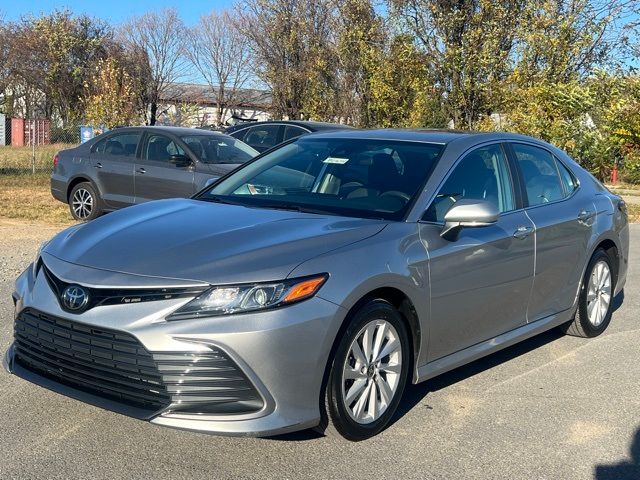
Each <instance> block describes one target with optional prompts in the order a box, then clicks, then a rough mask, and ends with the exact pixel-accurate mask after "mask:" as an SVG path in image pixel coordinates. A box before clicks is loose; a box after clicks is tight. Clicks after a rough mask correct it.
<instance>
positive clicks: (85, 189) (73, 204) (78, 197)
mask: <svg viewBox="0 0 640 480" xmlns="http://www.w3.org/2000/svg"><path fill="white" fill-rule="evenodd" d="M69 210H70V212H71V216H72V217H73V218H75V219H76V220H80V221H81V222H88V221H89V220H93V219H94V218H97V217H99V216H100V215H101V214H102V199H101V198H100V196H99V195H98V192H96V189H95V188H93V185H91V184H90V183H89V182H82V183H79V184H77V185H76V186H75V187H73V188H72V189H71V193H70V194H69Z"/></svg>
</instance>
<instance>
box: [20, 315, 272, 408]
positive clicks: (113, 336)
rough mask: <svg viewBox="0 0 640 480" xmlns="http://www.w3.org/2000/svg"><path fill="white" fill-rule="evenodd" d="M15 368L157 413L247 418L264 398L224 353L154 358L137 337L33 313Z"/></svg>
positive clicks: (23, 322) (23, 319) (23, 327)
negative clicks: (248, 413) (167, 410)
mask: <svg viewBox="0 0 640 480" xmlns="http://www.w3.org/2000/svg"><path fill="white" fill-rule="evenodd" d="M14 336H15V361H16V362H17V363H18V364H20V365H21V366H22V367H24V368H26V369H28V370H30V371H33V372H35V373H37V374H39V375H42V376H44V377H46V378H49V379H52V380H54V381H56V382H58V383H61V384H64V385H67V386H71V387H73V388H76V389H79V390H82V391H86V392H89V393H92V394H94V395H97V396H100V397H103V398H106V399H108V400H112V401H114V402H118V403H120V404H124V405H130V406H134V407H137V408H142V409H146V410H150V411H158V410H161V409H165V408H167V407H170V409H171V410H172V411H183V412H185V413H239V412H247V411H255V410H258V409H260V408H261V407H262V400H261V397H260V396H259V395H258V393H257V391H256V390H255V388H254V387H253V385H252V384H251V382H250V381H249V380H248V379H247V377H246V376H245V375H244V373H243V372H242V371H241V370H240V368H239V367H238V366H237V365H236V364H235V363H234V362H233V361H232V360H231V359H230V358H229V357H228V356H227V355H226V354H225V353H224V352H222V351H219V350H216V349H211V350H210V351H207V352H204V353H185V352H161V353H160V352H158V353H151V352H149V351H147V350H146V349H145V348H144V346H143V345H142V344H141V343H140V342H139V341H138V340H137V339H136V338H135V337H133V336H132V335H129V334H127V333H123V332H118V331H115V330H108V329H102V328H95V327H91V326H89V325H86V324H81V323H78V322H72V321H69V320H65V319H62V318H58V317H54V316H51V315H46V314H44V313H41V312H38V311H35V310H32V309H28V310H24V311H23V312H21V313H20V314H19V315H18V316H17V318H16V321H15V328H14Z"/></svg>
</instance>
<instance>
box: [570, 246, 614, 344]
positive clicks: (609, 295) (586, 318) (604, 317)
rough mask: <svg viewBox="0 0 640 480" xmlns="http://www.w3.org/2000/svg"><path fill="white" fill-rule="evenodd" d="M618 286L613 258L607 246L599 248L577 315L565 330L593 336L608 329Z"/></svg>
mask: <svg viewBox="0 0 640 480" xmlns="http://www.w3.org/2000/svg"><path fill="white" fill-rule="evenodd" d="M598 278H600V279H601V280H598ZM607 278H608V282H607ZM594 281H595V283H594ZM615 285H616V278H615V269H614V268H613V265H612V260H611V257H610V256H609V255H608V254H607V252H605V251H604V250H603V249H598V250H596V252H595V253H594V254H593V256H592V257H591V260H589V264H588V265H587V269H586V271H585V274H584V278H583V279H582V284H581V286H580V294H579V296H578V308H577V310H576V315H575V317H574V319H573V320H572V321H571V322H569V323H567V324H565V325H564V326H563V328H564V331H565V333H567V334H568V335H572V336H574V337H584V338H592V337H597V336H598V335H600V334H601V333H602V332H604V331H605V330H606V329H607V327H608V326H609V323H610V322H611V314H612V313H613V308H612V305H613V292H614V291H615ZM605 307H606V309H605ZM590 314H591V315H590Z"/></svg>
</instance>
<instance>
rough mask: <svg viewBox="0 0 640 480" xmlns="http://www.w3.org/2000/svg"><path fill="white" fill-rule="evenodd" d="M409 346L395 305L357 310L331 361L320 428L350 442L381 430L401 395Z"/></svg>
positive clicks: (377, 304) (369, 305)
mask: <svg viewBox="0 0 640 480" xmlns="http://www.w3.org/2000/svg"><path fill="white" fill-rule="evenodd" d="M409 348H410V347H409V337H408V333H407V329H406V326H405V324H404V322H403V320H402V317H401V316H400V313H399V312H398V311H397V310H396V309H395V308H394V307H393V305H391V304H390V303H388V302H386V301H384V300H372V301H370V302H369V303H367V304H366V305H364V306H363V307H362V308H360V309H359V310H358V311H357V312H356V314H355V315H354V316H353V318H352V320H351V322H350V324H349V326H348V327H347V329H346V331H345V332H344V335H343V336H342V339H341V340H340V344H339V345H338V347H337V350H336V353H335V355H334V357H333V361H332V362H331V365H330V372H329V378H328V380H327V385H326V388H325V389H324V393H323V397H324V398H323V400H324V402H323V404H324V405H323V406H324V411H323V412H322V413H323V415H322V422H321V425H320V426H319V427H318V429H319V430H321V431H323V432H324V433H331V432H332V431H336V432H337V433H339V434H340V435H342V436H343V437H345V438H347V439H349V440H364V439H366V438H369V437H371V436H373V435H376V434H377V433H379V432H380V431H382V430H383V429H384V428H385V427H386V426H387V425H388V423H389V421H390V420H391V417H392V416H393V414H394V412H395V411H396V408H397V407H398V404H399V403H400V399H401V397H402V392H403V391H404V387H405V384H406V380H407V375H408V371H409V363H410V354H409Z"/></svg>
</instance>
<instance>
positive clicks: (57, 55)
mask: <svg viewBox="0 0 640 480" xmlns="http://www.w3.org/2000/svg"><path fill="white" fill-rule="evenodd" d="M5 35H6V37H5V38H6V39H8V41H7V43H6V44H5V49H6V51H7V53H6V60H5V61H6V63H5V67H4V68H5V69H6V70H7V72H8V76H9V77H10V79H11V88H12V90H13V91H15V92H16V93H17V94H19V95H22V96H23V99H24V103H25V104H26V106H27V111H26V112H24V113H25V114H27V116H30V115H32V114H33V113H35V112H32V111H29V109H30V107H31V105H32V104H34V103H36V101H37V100H40V99H43V102H42V106H41V110H42V113H43V114H44V115H46V116H47V117H53V116H54V115H57V116H58V117H59V118H60V119H61V120H62V122H64V123H69V122H73V121H75V120H77V119H78V118H79V117H80V116H81V115H82V111H81V109H82V102H81V98H82V93H83V89H84V84H85V82H86V80H87V77H88V75H89V72H90V70H91V67H92V66H93V65H94V64H95V62H96V61H97V60H99V59H101V58H104V57H105V55H106V48H105V46H106V44H107V43H108V41H109V39H110V38H111V30H110V28H109V26H108V25H107V24H105V23H103V22H101V21H99V20H95V19H93V18H91V17H88V16H84V15H81V16H74V15H72V14H71V13H70V12H69V11H67V10H63V11H55V12H53V13H52V14H50V15H43V16H40V17H37V18H36V17H25V18H23V19H22V20H21V21H20V22H19V23H16V24H9V25H8V26H7V27H6V30H5Z"/></svg>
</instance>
